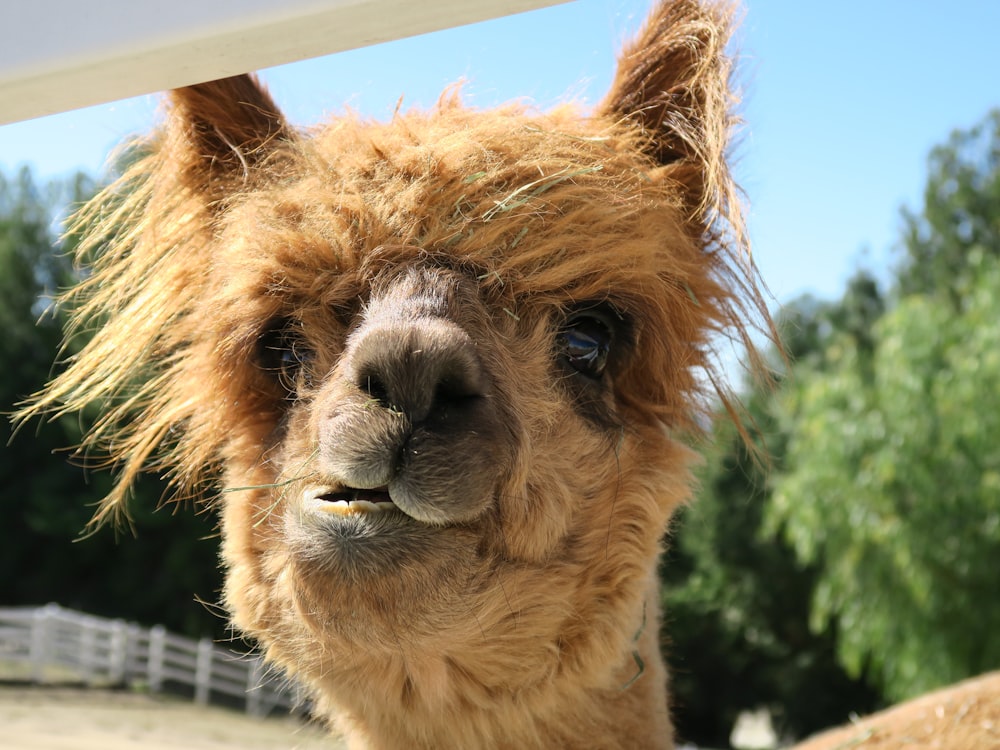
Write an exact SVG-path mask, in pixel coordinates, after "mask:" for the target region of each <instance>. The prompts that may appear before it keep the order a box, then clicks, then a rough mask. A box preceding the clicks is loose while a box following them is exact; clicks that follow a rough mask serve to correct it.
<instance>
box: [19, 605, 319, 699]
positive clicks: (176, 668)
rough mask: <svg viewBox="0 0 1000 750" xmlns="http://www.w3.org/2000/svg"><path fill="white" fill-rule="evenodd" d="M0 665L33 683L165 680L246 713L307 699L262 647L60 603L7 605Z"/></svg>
mask: <svg viewBox="0 0 1000 750" xmlns="http://www.w3.org/2000/svg"><path fill="white" fill-rule="evenodd" d="M0 666H7V667H8V668H17V667H20V670H21V673H22V674H21V676H22V678H25V679H30V680H31V681H33V682H38V683H45V682H62V681H66V680H67V679H75V680H80V681H83V682H86V683H88V684H91V685H145V686H147V687H148V689H149V690H151V691H153V692H159V691H161V690H163V688H164V686H166V685H180V686H185V687H186V688H187V689H191V690H193V691H194V699H195V701H196V702H198V703H209V702H211V701H213V700H219V699H220V698H221V697H222V696H226V697H227V698H228V699H229V700H230V701H232V700H233V699H236V700H238V701H242V702H243V703H244V704H245V707H246V711H247V713H250V714H252V715H255V716H266V715H267V714H269V713H270V712H271V711H273V710H275V709H279V710H286V711H287V710H290V709H291V710H302V709H304V700H303V699H302V696H301V695H300V694H299V693H298V691H296V690H295V688H294V687H292V686H291V685H290V684H289V683H288V681H287V679H285V678H284V677H283V676H280V675H278V674H276V673H275V672H274V671H273V669H272V668H269V667H267V666H266V665H265V664H264V662H263V659H261V657H260V656H257V655H256V654H240V653H237V652H235V651H230V650H228V649H225V648H222V647H221V646H218V645H216V644H214V643H213V642H212V641H211V640H209V639H207V638H204V639H202V640H200V641H196V640H192V639H190V638H183V637H181V636H179V635H175V634H173V633H169V632H167V630H166V628H164V627H163V626H161V625H157V626H156V627H153V628H143V627H140V626H139V625H136V624H134V623H127V622H124V621H123V620H107V619H104V618H102V617H95V616H93V615H87V614H83V613H82V612H74V611H73V610H69V609H64V608H63V607H60V606H58V605H56V604H49V605H47V606H45V607H38V608H35V607H6V608H4V607H0Z"/></svg>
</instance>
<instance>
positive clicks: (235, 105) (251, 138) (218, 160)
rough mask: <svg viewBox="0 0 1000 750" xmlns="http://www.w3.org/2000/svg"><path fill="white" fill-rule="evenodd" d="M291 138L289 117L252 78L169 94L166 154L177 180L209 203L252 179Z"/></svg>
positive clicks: (198, 86)
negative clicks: (284, 114) (287, 121)
mask: <svg viewBox="0 0 1000 750" xmlns="http://www.w3.org/2000/svg"><path fill="white" fill-rule="evenodd" d="M292 138H293V135H292V132H291V129H290V128H289V127H288V125H287V123H286V122H285V118H284V116H283V115H282V114H281V112H280V111H279V110H278V107H277V106H276V105H275V103H274V101H273V100H272V99H271V97H270V95H269V94H268V93H267V91H266V90H265V89H264V88H263V86H261V84H260V83H259V82H258V81H257V80H256V78H254V77H253V76H249V75H240V76H234V77H232V78H223V79H221V80H218V81H211V82H209V83H200V84H197V85H195V86H187V87H185V88H181V89H175V90H174V91H171V92H170V115H169V120H168V122H167V128H166V142H165V144H164V148H163V153H164V156H165V158H166V159H167V162H168V166H169V167H170V169H171V170H172V171H173V175H174V179H176V180H177V181H178V182H180V183H181V184H183V185H185V186H186V187H188V188H189V189H191V190H193V191H194V192H195V193H196V194H198V195H200V196H202V197H203V199H204V200H205V203H206V205H207V206H210V207H211V206H215V205H217V203H218V201H221V200H222V199H224V198H225V196H227V195H229V194H231V193H232V192H233V191H234V190H240V189H241V186H242V188H245V187H246V186H247V183H253V182H254V181H255V179H256V178H257V176H258V174H259V172H260V168H261V166H262V165H263V164H264V162H266V161H267V160H268V158H269V157H270V156H271V155H272V154H274V153H275V152H276V151H278V150H280V149H281V148H283V147H284V146H286V145H287V143H288V142H289V141H290V140H292Z"/></svg>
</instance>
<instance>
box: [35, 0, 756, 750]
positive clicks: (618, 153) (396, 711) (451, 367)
mask: <svg viewBox="0 0 1000 750" xmlns="http://www.w3.org/2000/svg"><path fill="white" fill-rule="evenodd" d="M727 31H728V28H727V18H726V14H725V13H724V12H722V11H721V10H719V9H718V8H716V7H714V6H709V7H703V6H701V5H699V4H698V3H696V2H693V1H691V0H680V1H678V2H668V3H664V4H663V5H661V6H659V7H657V8H656V9H655V10H654V11H653V13H652V15H651V17H650V19H649V20H648V21H647V24H646V26H645V27H644V29H643V30H642V31H641V33H640V34H639V35H638V37H637V38H636V40H635V41H633V42H632V43H631V44H630V45H629V46H628V47H627V48H626V49H625V50H624V52H623V53H622V55H621V57H620V61H619V68H618V71H617V75H616V77H615V79H614V82H613V84H612V88H611V90H610V92H609V93H608V95H607V96H606V98H605V99H604V100H603V102H602V103H601V104H600V105H599V106H598V107H597V108H596V110H595V111H593V112H589V113H585V112H583V111H581V110H580V109H579V108H575V107H569V106H565V107H560V108H557V109H555V110H553V111H551V112H547V113H538V112H532V111H528V110H526V108H524V107H522V106H516V105H510V106H506V107H501V108H499V109H497V110H493V111H486V112H482V111H474V110H470V109H467V108H465V107H463V106H462V105H461V103H460V101H459V99H458V96H457V95H456V94H454V93H453V92H452V93H448V94H446V95H445V96H443V97H442V99H441V101H440V102H439V104H438V105H437V107H436V108H435V109H433V110H432V111H429V112H410V113H405V114H397V115H396V116H395V117H394V118H393V119H392V121H391V122H389V123H385V124H379V123H372V122H364V121H361V120H359V119H358V118H356V117H351V116H345V117H341V118H338V119H335V120H333V121H332V122H330V123H328V124H327V125H325V126H323V127H322V128H319V129H315V130H312V131H309V132H299V131H296V130H295V129H293V128H292V127H290V126H289V125H288V124H287V123H286V122H285V120H284V118H283V117H282V115H281V114H280V112H279V111H278V110H277V108H276V107H275V105H274V103H273V102H272V100H271V99H270V98H269V97H268V95H267V94H266V93H265V92H264V91H263V90H262V89H261V88H260V86H259V85H258V84H257V83H256V82H255V81H254V80H253V79H252V78H249V77H238V78H234V79H227V80H224V81H217V82H214V83H208V84H203V85H198V86H193V87H190V88H186V89H182V90H179V91H176V92H174V93H173V94H172V97H171V100H170V107H169V110H168V114H167V118H166V122H165V124H164V126H163V128H162V129H161V131H160V132H159V133H158V134H157V135H156V136H155V137H154V138H153V139H152V140H151V141H150V143H149V144H148V146H147V155H146V156H145V157H144V158H142V159H141V160H139V161H138V162H137V163H136V164H135V165H134V166H132V167H131V168H130V169H129V170H128V172H127V173H126V174H125V176H124V177H123V178H122V180H121V181H120V182H119V183H118V184H117V185H115V186H112V187H111V188H110V189H109V190H108V191H106V193H105V194H104V195H103V196H100V197H99V198H98V199H97V201H96V202H95V204H94V206H93V207H92V208H91V210H90V213H89V214H88V215H87V216H88V217H89V219H88V220H92V219H93V217H94V216H95V215H96V214H97V213H98V212H103V213H104V214H107V215H109V216H110V218H108V219H107V220H106V222H105V224H103V225H102V226H100V227H98V229H97V230H94V231H93V233H92V234H91V238H92V239H91V240H90V241H89V242H85V243H84V245H83V252H85V253H89V252H92V251H94V250H95V249H96V248H97V246H98V243H99V238H100V237H106V235H107V233H108V231H109V230H111V229H113V230H114V231H115V233H116V234H115V236H114V237H113V239H112V240H111V242H110V244H109V246H108V247H107V248H106V249H104V250H102V251H100V253H99V258H98V260H97V264H96V268H95V270H94V273H93V274H92V275H90V276H88V277H87V278H86V280H85V281H84V282H83V283H82V285H81V288H80V290H79V292H78V293H79V294H81V295H82V299H83V304H82V307H81V308H80V312H79V315H80V316H81V319H83V320H91V319H94V318H99V319H100V320H101V321H102V322H103V327H102V328H101V329H100V330H99V331H98V332H97V333H96V335H95V336H94V338H93V340H92V341H91V342H90V344H89V345H88V346H87V348H86V349H85V350H84V351H83V352H82V353H81V355H80V356H79V357H78V358H77V359H76V360H75V361H74V363H73V364H72V365H71V366H70V368H69V369H68V370H67V371H66V372H65V373H64V374H62V375H60V376H59V377H58V378H57V379H56V380H55V381H54V383H53V384H51V385H50V387H49V389H48V390H47V391H46V392H45V393H44V394H43V395H42V396H41V397H40V398H39V400H38V401H37V402H36V404H35V406H34V407H33V408H34V409H35V410H41V409H48V408H54V407H55V408H70V409H72V408H79V407H81V406H82V405H83V404H85V403H88V402H90V401H93V400H94V399H103V400H110V401H112V402H114V403H115V404H116V405H115V406H114V407H113V408H112V409H111V410H110V412H109V413H108V415H107V416H106V417H105V418H104V420H103V421H101V422H100V423H98V425H97V426H96V428H95V430H94V432H93V434H92V436H91V439H92V440H93V441H95V442H103V443H106V444H107V445H108V446H109V447H110V450H111V451H112V455H113V457H114V458H115V459H116V460H117V461H118V462H119V463H120V466H121V474H120V477H119V484H118V489H117V490H116V492H115V494H113V495H112V496H111V497H110V498H109V500H108V504H107V505H106V506H105V508H106V511H107V510H110V509H112V508H115V507H119V505H120V502H121V500H122V498H123V496H124V493H125V491H126V490H127V487H128V484H129V482H130V481H131V479H132V478H133V477H134V476H135V475H136V474H137V473H138V472H139V471H142V470H144V469H149V468H154V469H158V470H161V471H162V470H166V471H167V472H168V473H169V475H170V476H171V477H172V478H173V480H174V482H175V484H176V485H177V486H178V488H179V489H181V490H182V491H195V492H198V493H203V494H211V493H207V491H206V488H207V487H208V486H209V484H216V485H218V486H219V487H221V489H222V492H221V494H220V495H218V498H219V500H218V502H219V505H220V512H221V517H222V529H223V557H224V560H225V564H226V567H227V572H228V577H227V584H226V594H225V598H226V601H227V604H228V606H229V608H230V610H231V612H232V616H233V619H234V622H235V623H236V624H237V626H238V627H239V628H241V629H242V630H243V631H245V632H247V633H249V634H251V635H253V636H254V637H256V638H257V639H258V640H259V641H260V642H261V643H262V644H263V646H264V647H265V649H266V651H267V653H268V655H269V657H270V658H271V659H273V660H275V661H276V662H277V663H279V664H281V665H282V666H283V667H284V668H286V669H287V670H288V671H290V672H291V673H293V674H295V675H297V676H298V677H300V678H301V679H302V680H303V681H305V682H306V683H308V684H310V685H311V686H313V688H314V689H315V691H316V693H317V695H318V696H319V697H320V700H321V701H322V702H323V703H324V705H326V706H327V707H328V708H329V710H330V711H331V713H335V714H337V715H338V716H340V717H341V718H340V721H341V723H342V725H343V726H344V727H345V728H347V729H348V730H349V731H353V732H355V733H356V735H357V736H359V737H365V738H368V740H369V741H370V742H372V743H373V744H374V745H377V746H389V747H391V746H395V747H402V746H418V745H419V744H420V743H421V742H423V743H425V744H427V745H430V746H434V745H435V743H437V745H436V746H441V744H440V742H441V737H449V738H450V739H449V742H448V743H446V744H448V745H449V746H462V747H473V746H476V745H477V744H478V743H486V744H489V743H490V741H491V740H490V739H489V738H491V737H492V738H493V739H494V740H495V741H496V743H495V744H494V745H493V746H499V745H500V744H503V743H502V742H500V740H499V739H497V738H498V737H499V735H498V734H497V732H498V731H499V730H498V729H497V728H496V727H497V726H499V725H500V724H503V725H506V726H508V727H514V728H515V729H516V731H517V732H519V733H520V734H517V735H516V736H517V738H518V739H517V742H516V743H514V741H513V740H510V741H511V742H512V743H514V744H515V745H516V746H530V745H533V744H537V745H546V746H570V744H571V743H570V741H569V739H568V738H569V737H570V736H571V734H570V733H571V730H572V731H576V732H580V731H583V732H584V736H589V737H590V738H591V739H593V738H594V737H595V736H599V735H600V732H612V731H620V730H621V725H622V721H623V720H622V719H621V718H620V713H621V711H622V706H624V705H630V706H632V708H633V709H634V710H633V711H632V713H634V714H643V718H642V719H641V722H646V723H647V724H648V723H649V722H652V724H651V725H650V726H651V727H652V729H650V728H648V727H647V729H646V730H640V729H635V730H634V733H633V734H634V737H635V738H641V737H646V736H650V735H651V734H652V733H653V732H658V733H660V734H662V735H663V737H664V738H666V737H667V735H668V733H669V720H668V718H667V713H666V705H665V698H664V696H663V684H662V683H663V681H664V680H663V674H662V668H661V667H659V659H658V655H657V651H656V646H655V631H656V625H655V622H656V615H657V602H656V595H655V569H656V561H657V558H658V553H659V542H660V538H661V536H662V535H663V533H664V530H665V528H666V525H667V522H668V519H669V517H670V515H671V513H672V512H673V510H674V509H675V508H676V507H677V506H678V505H679V504H681V503H682V502H684V500H685V499H686V497H687V495H688V492H689V476H688V470H687V464H688V463H689V451H688V449H687V448H685V447H684V446H683V444H682V443H681V442H680V440H679V436H681V435H683V434H685V433H691V432H696V431H697V430H698V428H699V425H700V424H702V423H703V420H702V417H701V413H702V411H703V409H704V407H705V405H706V402H707V401H708V394H706V393H705V389H706V388H710V387H711V384H712V383H714V382H716V377H715V373H714V370H713V366H712V358H711V349H712V342H713V337H714V336H715V335H717V334H719V333H723V332H725V331H729V332H730V334H731V335H735V336H736V337H737V338H738V339H740V340H742V341H744V342H745V343H748V340H747V333H746V331H747V326H748V321H749V320H751V319H752V318H754V317H755V315H763V319H765V320H766V313H765V312H764V311H763V303H762V301H761V298H760V295H759V294H758V292H757V291H756V285H755V280H754V271H753V268H752V264H751V263H750V260H749V258H748V257H745V256H743V255H741V253H742V252H743V250H744V249H745V248H744V244H745V243H744V234H743V228H742V223H741V218H740V214H739V203H738V200H737V198H736V189H735V187H734V186H733V184H732V182H731V179H730V177H729V174H728V172H727V169H726V165H725V149H726V145H727V132H728V130H729V128H730V125H731V117H730V114H729V108H730V105H731V103H732V102H731V96H730V93H729V89H728V86H727V79H728V73H729V70H728V61H727V59H726V57H725V55H724V46H725V44H726V41H727ZM751 350H752V347H751ZM57 404H64V405H65V406H63V407H56V405H57ZM647 620H648V621H649V624H646V623H647ZM637 634H640V635H639V636H637ZM637 638H638V641H639V645H638V646H637V643H636V641H637ZM640 652H641V655H640ZM644 667H645V668H644ZM626 687H627V689H623V688H626ZM640 705H642V706H643V708H642V709H641V710H640V709H639V708H638V706H640ZM609 706H611V707H613V708H614V710H613V711H611V712H610V713H609V711H608V708H607V707H609ZM602 707H603V708H602ZM616 714H617V715H616ZM456 716H462V717H465V718H464V719H463V720H462V721H456V720H455V717H456ZM525 716H530V717H531V719H530V720H527V719H525ZM634 720H635V721H639V719H634ZM497 722H499V724H498V723H497ZM510 731H514V730H513V729H512V730H510ZM629 731H632V730H629ZM463 733H464V734H463ZM595 733H596V734H595ZM510 736H511V737H512V736H513V735H510ZM608 736H611V735H608ZM435 738H437V739H435ZM663 741H664V742H666V741H668V740H667V739H664V740H663Z"/></svg>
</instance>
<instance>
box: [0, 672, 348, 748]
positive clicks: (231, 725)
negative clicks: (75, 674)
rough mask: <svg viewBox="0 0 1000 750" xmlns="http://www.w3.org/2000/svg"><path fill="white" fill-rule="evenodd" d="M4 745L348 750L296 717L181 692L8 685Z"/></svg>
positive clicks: (0, 737) (0, 707)
mask: <svg viewBox="0 0 1000 750" xmlns="http://www.w3.org/2000/svg"><path fill="white" fill-rule="evenodd" d="M0 747H2V748H3V750H182V749H183V750H255V749H256V748H260V750H265V748H266V749H267V750H278V749H286V750H343V748H344V745H343V743H341V742H339V741H338V740H336V739H333V738H331V737H329V736H328V735H327V734H326V732H325V731H324V730H323V729H322V728H320V727H318V726H313V725H308V724H305V723H303V722H301V721H298V720H296V719H294V718H290V717H289V718H269V719H257V718H253V717H250V716H246V715H245V714H242V713H240V712H238V711H232V710H226V709H223V708H216V707H211V706H198V705H196V704H194V703H191V702H190V701H184V700H180V699H176V698H170V697H163V696H151V695H144V694H139V693H129V692H117V691H108V690H96V689H83V688H81V689H76V688H47V687H33V686H25V685H3V686H0Z"/></svg>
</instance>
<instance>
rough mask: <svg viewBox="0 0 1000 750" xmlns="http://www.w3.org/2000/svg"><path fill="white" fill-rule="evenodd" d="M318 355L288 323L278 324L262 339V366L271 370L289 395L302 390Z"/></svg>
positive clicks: (260, 355) (259, 345)
mask: <svg viewBox="0 0 1000 750" xmlns="http://www.w3.org/2000/svg"><path fill="white" fill-rule="evenodd" d="M314 358H315V354H314V353H313V351H312V349H310V348H309V347H308V346H307V345H306V344H305V342H304V341H303V340H302V337H301V335H299V334H298V333H297V332H296V331H294V330H293V328H292V326H291V325H290V324H288V323H280V322H279V323H277V324H275V325H274V326H272V327H271V328H270V329H269V330H268V331H267V332H266V333H264V335H263V336H261V338H260V341H259V342H258V361H259V364H260V367H261V369H263V370H265V371H267V372H268V373H271V375H272V376H273V377H274V378H275V379H276V380H277V381H278V382H279V383H280V384H281V386H282V387H283V388H284V389H285V391H287V392H288V394H289V395H293V394H294V393H295V392H296V391H297V390H298V387H299V385H300V384H301V382H302V380H303V377H308V370H309V365H311V364H312V361H313V359H314Z"/></svg>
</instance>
